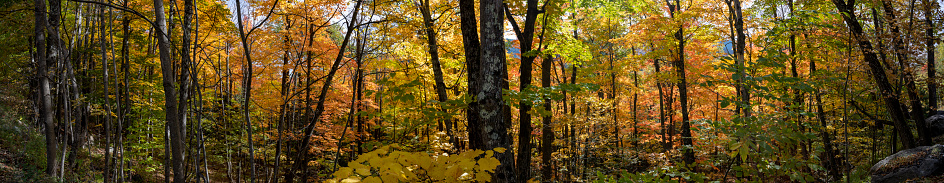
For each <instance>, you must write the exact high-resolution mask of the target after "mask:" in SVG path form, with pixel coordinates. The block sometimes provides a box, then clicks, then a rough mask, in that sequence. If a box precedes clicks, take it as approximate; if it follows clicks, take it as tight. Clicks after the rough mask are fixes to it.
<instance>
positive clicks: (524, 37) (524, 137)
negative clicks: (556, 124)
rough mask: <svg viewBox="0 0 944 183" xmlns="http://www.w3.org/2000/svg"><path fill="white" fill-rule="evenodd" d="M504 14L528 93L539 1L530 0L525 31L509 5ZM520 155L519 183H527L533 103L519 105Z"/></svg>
mask: <svg viewBox="0 0 944 183" xmlns="http://www.w3.org/2000/svg"><path fill="white" fill-rule="evenodd" d="M504 9H505V11H504V13H505V15H506V16H507V17H508V22H510V23H511V26H512V27H513V28H514V31H515V35H516V36H517V37H518V40H519V45H520V48H521V50H520V51H521V68H519V75H518V81H519V82H520V83H519V86H518V89H519V90H520V92H526V91H527V90H528V88H529V87H531V71H532V70H533V68H532V66H533V65H534V59H535V58H536V56H537V55H536V54H531V53H530V52H531V50H532V47H533V45H534V26H535V23H536V22H537V17H538V14H540V13H541V12H540V10H538V1H537V0H528V1H527V10H526V11H527V12H526V13H525V20H524V29H523V30H522V29H519V27H518V23H517V22H516V21H515V19H514V16H512V14H511V11H510V9H509V8H508V6H507V4H506V5H504ZM518 106H519V108H518V120H519V122H518V154H517V158H516V162H515V163H516V165H517V167H516V172H517V176H518V180H517V181H518V182H527V181H528V179H529V178H531V149H532V148H533V146H532V144H531V131H532V130H533V129H532V127H531V114H530V113H528V112H530V111H531V102H530V101H521V102H519V103H518Z"/></svg>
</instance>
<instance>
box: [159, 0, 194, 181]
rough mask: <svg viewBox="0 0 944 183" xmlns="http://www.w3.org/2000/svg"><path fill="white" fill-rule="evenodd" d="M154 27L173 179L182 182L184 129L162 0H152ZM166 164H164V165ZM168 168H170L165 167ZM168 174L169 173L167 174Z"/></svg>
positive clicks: (184, 173) (183, 174) (183, 173)
mask: <svg viewBox="0 0 944 183" xmlns="http://www.w3.org/2000/svg"><path fill="white" fill-rule="evenodd" d="M154 16H155V18H154V21H155V23H154V25H155V26H156V27H155V28H154V29H155V30H157V34H156V36H157V46H158V52H159V55H160V56H159V57H160V60H161V71H162V72H161V74H162V75H163V76H164V77H163V78H164V79H163V86H164V113H165V114H164V118H165V120H167V124H168V130H169V131H170V136H169V140H170V146H171V150H170V151H171V152H170V154H171V158H170V159H171V160H172V161H173V163H172V164H173V165H172V169H173V171H174V181H175V182H183V181H184V177H185V175H186V172H184V171H185V170H184V166H183V162H184V154H183V148H184V143H183V142H184V141H183V138H184V131H183V124H182V123H181V121H180V119H179V118H178V116H179V115H178V113H177V112H178V110H177V90H176V89H175V88H176V86H175V81H174V76H175V74H174V65H175V64H174V61H173V60H172V58H171V54H170V51H171V50H170V49H171V48H170V41H169V40H168V37H167V26H166V20H165V18H164V1H163V0H154ZM165 166H166V165H165ZM167 169H170V168H167ZM168 176H169V175H168Z"/></svg>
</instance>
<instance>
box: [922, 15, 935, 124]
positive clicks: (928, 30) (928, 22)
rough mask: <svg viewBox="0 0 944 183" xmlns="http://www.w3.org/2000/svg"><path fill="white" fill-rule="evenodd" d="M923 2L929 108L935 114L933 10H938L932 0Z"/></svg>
mask: <svg viewBox="0 0 944 183" xmlns="http://www.w3.org/2000/svg"><path fill="white" fill-rule="evenodd" d="M923 2H924V3H923V4H924V24H925V26H926V27H925V30H924V33H925V35H924V36H925V38H924V46H925V52H926V54H927V56H928V57H927V58H928V81H927V85H928V108H929V109H930V111H931V112H932V113H933V112H934V111H937V108H938V106H937V101H938V98H937V66H936V65H935V60H934V59H935V58H934V54H935V53H934V52H935V51H936V50H935V45H934V38H935V37H934V33H935V32H936V31H935V30H934V28H935V27H934V20H933V18H934V17H933V13H934V12H933V11H932V10H935V9H937V8H936V7H934V4H932V2H931V1H930V0H924V1H923Z"/></svg>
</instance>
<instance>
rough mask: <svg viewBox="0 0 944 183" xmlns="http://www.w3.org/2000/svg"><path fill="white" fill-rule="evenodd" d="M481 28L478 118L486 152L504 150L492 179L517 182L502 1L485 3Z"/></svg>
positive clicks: (487, 0)
mask: <svg viewBox="0 0 944 183" xmlns="http://www.w3.org/2000/svg"><path fill="white" fill-rule="evenodd" d="M479 7H480V8H481V10H480V11H481V12H480V13H479V14H480V15H481V17H480V20H481V24H480V28H481V35H482V47H481V48H482V52H481V53H482V55H481V56H482V57H481V59H482V61H481V67H480V69H481V70H480V72H479V73H478V78H477V79H478V80H479V81H480V82H479V84H480V85H479V88H478V89H479V91H478V92H477V93H478V95H477V97H476V98H477V99H478V102H479V105H480V106H479V111H477V113H478V115H479V118H480V119H481V120H482V121H481V122H482V123H483V124H482V126H483V128H482V135H481V137H483V138H484V141H485V143H484V144H485V149H495V148H504V149H505V151H504V152H501V153H498V152H496V153H495V154H494V157H495V158H497V159H498V161H500V162H501V165H499V166H498V167H497V168H496V169H495V173H494V175H493V176H492V180H494V181H495V182H497V183H502V182H515V181H516V180H517V179H516V177H515V169H514V157H513V153H512V151H511V147H510V146H511V143H512V139H511V137H509V136H508V127H509V126H510V125H509V124H508V123H507V121H506V120H507V119H506V118H507V116H506V115H505V112H506V111H505V109H506V108H507V106H506V105H505V104H504V103H505V102H504V100H503V98H502V88H503V87H505V86H507V84H505V83H506V82H503V81H504V79H505V76H506V75H507V74H506V73H507V70H506V69H507V68H506V65H505V44H504V39H503V37H502V34H503V32H504V28H503V27H504V19H503V18H502V1H500V0H482V1H480V4H479Z"/></svg>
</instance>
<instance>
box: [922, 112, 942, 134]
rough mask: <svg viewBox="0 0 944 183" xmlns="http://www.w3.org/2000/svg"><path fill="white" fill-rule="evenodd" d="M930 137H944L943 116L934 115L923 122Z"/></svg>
mask: <svg viewBox="0 0 944 183" xmlns="http://www.w3.org/2000/svg"><path fill="white" fill-rule="evenodd" d="M924 123H925V124H927V125H928V132H931V136H932V137H936V136H940V135H944V115H940V114H938V115H934V116H931V117H928V119H925V120H924Z"/></svg>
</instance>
